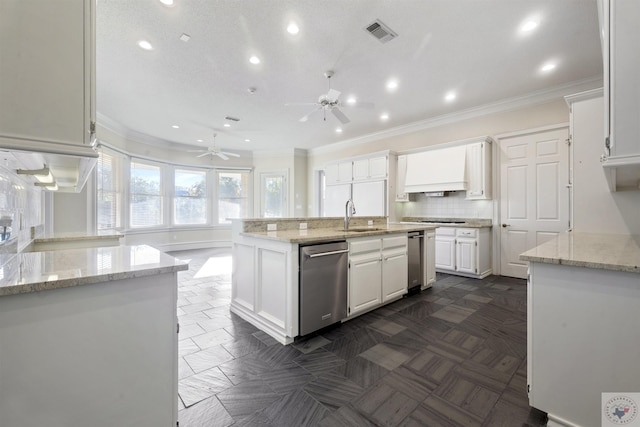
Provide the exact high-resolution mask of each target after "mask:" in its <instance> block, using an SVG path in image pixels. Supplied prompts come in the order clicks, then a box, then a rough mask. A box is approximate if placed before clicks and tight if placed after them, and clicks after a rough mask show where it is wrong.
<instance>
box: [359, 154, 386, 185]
mask: <svg viewBox="0 0 640 427" xmlns="http://www.w3.org/2000/svg"><path fill="white" fill-rule="evenodd" d="M387 163H388V160H387V157H386V156H379V157H370V158H367V159H357V160H354V161H353V180H354V181H358V180H363V179H385V178H386V177H387Z"/></svg>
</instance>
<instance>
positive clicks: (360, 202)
mask: <svg viewBox="0 0 640 427" xmlns="http://www.w3.org/2000/svg"><path fill="white" fill-rule="evenodd" d="M351 191H352V197H353V204H354V205H355V207H356V215H358V216H385V215H386V214H387V212H386V209H385V208H386V200H387V197H386V186H385V181H365V182H354V183H353V184H352V187H351ZM346 201H347V200H346V199H345V200H344V202H346ZM343 205H344V203H343ZM343 208H344V206H343ZM343 214H344V209H343Z"/></svg>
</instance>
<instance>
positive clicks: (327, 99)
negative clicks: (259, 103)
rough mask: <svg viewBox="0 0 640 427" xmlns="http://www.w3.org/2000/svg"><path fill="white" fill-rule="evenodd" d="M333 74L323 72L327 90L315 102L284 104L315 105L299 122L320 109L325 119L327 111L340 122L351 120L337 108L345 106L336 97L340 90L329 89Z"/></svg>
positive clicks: (371, 105)
mask: <svg viewBox="0 0 640 427" xmlns="http://www.w3.org/2000/svg"><path fill="white" fill-rule="evenodd" d="M333 75H334V72H333V71H331V70H329V71H326V72H325V73H324V76H325V77H326V78H327V80H329V91H328V92H327V93H326V94H324V95H320V97H319V98H318V101H317V102H296V103H288V104H285V105H287V106H289V105H315V106H316V108H315V109H314V110H313V111H311V112H309V113H308V114H305V115H304V116H302V117H301V118H300V121H301V122H306V121H307V120H309V117H310V116H311V115H312V114H313V113H315V112H316V111H320V110H322V114H323V120H325V121H326V120H327V111H329V112H331V114H333V115H334V116H335V117H336V118H337V119H338V120H339V121H340V123H342V124H346V123H349V122H350V121H351V120H349V118H348V117H347V116H346V115H345V114H344V113H343V112H342V110H341V109H340V108H339V107H344V106H345V104H344V103H342V102H341V101H340V100H339V99H338V98H339V96H340V91H337V90H335V89H331V77H333ZM347 106H350V105H349V104H347ZM354 106H358V107H366V108H373V103H371V102H358V103H357V104H354Z"/></svg>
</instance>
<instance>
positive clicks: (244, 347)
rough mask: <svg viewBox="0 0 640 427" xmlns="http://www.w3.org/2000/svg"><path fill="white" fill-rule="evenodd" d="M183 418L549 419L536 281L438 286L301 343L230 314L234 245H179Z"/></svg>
mask: <svg viewBox="0 0 640 427" xmlns="http://www.w3.org/2000/svg"><path fill="white" fill-rule="evenodd" d="M172 255H174V256H176V257H178V258H180V259H183V260H188V261H189V270H188V271H185V272H180V273H179V288H178V291H179V298H178V314H179V319H180V342H179V355H180V359H179V377H180V381H179V395H180V396H179V406H180V412H179V420H180V426H181V427H200V426H202V427H214V426H230V425H234V426H258V425H259V426H277V427H281V426H292V427H293V426H296V427H297V426H327V427H329V426H331V427H333V426H349V427H353V426H429V427H430V426H434V427H435V426H447V427H453V426H463V427H472V426H491V427H494V426H505V427H511V426H513V427H521V426H527V427H529V426H544V425H546V416H545V414H543V413H541V412H539V411H537V410H535V409H532V408H530V407H529V405H528V400H527V394H526V384H527V379H526V338H527V337H526V284H525V282H524V281H523V280H518V279H511V278H505V277H499V276H490V277H488V278H486V279H484V280H476V279H467V278H463V277H457V276H450V275H443V274H438V276H437V279H438V280H437V282H436V284H435V285H434V286H433V288H432V289H429V290H426V291H423V292H421V293H419V294H416V295H412V296H409V297H407V298H403V299H401V300H399V301H396V302H394V303H392V304H390V305H387V306H385V307H382V308H380V309H378V310H375V311H373V312H370V313H368V314H365V315H363V316H360V317H358V318H355V319H353V320H350V321H348V322H345V323H343V324H341V325H338V326H336V327H333V328H331V329H329V330H324V331H321V333H319V334H315V335H313V336H309V337H305V338H304V339H303V340H299V341H297V342H296V343H294V344H293V345H289V346H282V345H280V344H278V343H277V342H276V341H275V340H274V339H273V338H271V337H269V336H268V335H267V334H265V333H263V332H261V331H259V330H257V329H256V328H255V327H253V326H252V325H251V324H249V323H247V322H245V321H244V320H242V319H240V318H239V317H238V316H236V315H234V314H231V313H230V312H229V301H230V295H231V254H230V250H229V249H209V250H197V251H182V252H174V253H172Z"/></svg>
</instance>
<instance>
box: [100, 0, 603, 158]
mask: <svg viewBox="0 0 640 427" xmlns="http://www.w3.org/2000/svg"><path fill="white" fill-rule="evenodd" d="M175 1H176V4H175V5H174V6H173V7H166V6H164V5H162V4H161V3H160V2H159V1H157V0H136V1H132V0H98V1H97V35H96V37H97V53H96V62H97V109H98V119H99V122H100V121H101V120H102V123H103V124H104V125H106V126H107V127H112V128H113V127H114V126H117V127H118V128H120V129H121V130H122V129H124V130H126V132H127V134H129V135H136V136H137V137H138V138H139V139H144V140H146V141H154V140H157V143H163V142H170V143H179V144H188V145H191V146H194V145H202V146H206V145H210V144H211V142H212V134H213V133H214V132H217V133H218V137H217V138H216V144H217V145H218V146H220V147H223V148H225V149H237V150H269V149H284V148H291V147H297V148H305V149H308V148H312V147H320V146H323V145H326V144H331V143H334V142H338V141H342V140H348V139H352V138H356V137H360V136H363V135H368V134H372V133H375V132H380V131H382V130H384V129H388V128H392V127H397V126H402V125H406V124H409V123H413V122H417V121H421V120H425V119H428V118H431V117H436V116H440V115H443V114H448V113H452V112H456V111H461V110H465V109H469V108H474V107H478V106H482V105H485V104H489V103H493V102H497V101H500V100H504V99H510V98H514V97H520V96H525V95H527V94H530V93H533V92H537V91H541V90H545V89H548V88H553V87H557V86H561V85H566V84H568V83H571V82H575V81H581V80H585V79H591V78H597V77H598V76H601V75H602V60H601V51H600V41H599V35H598V17H597V6H596V1H595V0H386V1H383V0H322V1H320V0H295V1H285V0H218V1H214V0H175ZM529 17H537V18H538V19H539V21H540V25H539V27H538V28H537V29H536V30H535V31H533V32H532V33H531V34H528V35H526V36H525V35H522V34H520V33H519V31H518V29H519V27H520V26H521V24H522V23H523V21H524V20H525V19H527V18H529ZM375 19H380V20H381V21H382V22H384V23H385V24H386V25H388V26H389V27H390V28H391V29H393V30H394V31H395V32H396V33H398V37H397V38H395V39H393V40H391V41H389V42H388V43H385V44H382V43H380V42H379V41H378V40H376V39H375V38H374V37H373V36H372V35H370V34H369V33H367V32H366V31H365V30H364V28H365V27H366V26H368V25H369V24H370V23H371V22H372V21H374V20H375ZM291 20H294V21H296V22H297V23H298V25H299V27H300V32H299V33H298V34H297V35H295V36H292V35H290V34H288V33H287V32H286V27H287V25H288V23H289V22H290V21H291ZM183 33H186V34H188V35H190V36H191V39H190V40H189V41H188V42H186V43H185V42H183V41H181V40H180V39H179V37H180V35H181V34H183ZM140 39H146V40H148V41H149V42H151V43H152V45H153V47H154V49H153V50H151V51H144V50H142V49H140V48H139V47H138V46H137V41H138V40H140ZM253 54H255V55H257V56H259V57H260V58H261V63H260V64H258V65H253V64H250V63H249V61H248V58H249V56H251V55H253ZM550 60H552V61H554V62H555V63H556V64H557V67H556V69H555V70H553V71H552V72H550V73H546V74H544V73H541V72H540V70H539V69H540V67H541V65H542V64H543V63H545V62H546V61H550ZM326 70H334V71H335V75H334V77H333V78H332V79H331V86H332V88H334V89H337V90H339V91H341V92H342V95H341V96H340V100H342V101H344V100H346V97H347V96H348V95H354V96H356V97H357V99H358V100H360V101H368V102H372V103H374V104H375V107H374V108H373V109H365V108H357V107H351V106H345V107H344V108H343V111H344V113H345V114H346V115H347V116H348V117H349V118H350V119H351V122H350V123H348V124H345V125H341V123H340V122H339V121H338V120H337V119H336V118H335V117H334V116H333V115H331V114H327V115H326V121H325V120H323V114H322V112H321V111H320V112H317V113H315V114H313V115H311V116H310V118H309V120H308V121H307V122H300V121H299V119H300V118H301V117H302V116H304V115H306V114H307V113H309V112H310V111H311V110H313V108H314V106H312V105H306V106H286V105H285V104H286V103H290V102H315V101H317V100H318V97H319V96H320V95H322V94H325V93H327V91H328V82H327V79H326V78H325V77H324V75H323V73H324V72H325V71H326ZM390 78H395V79H397V80H398V82H399V86H398V88H397V89H396V90H395V92H393V93H391V92H389V91H388V90H387V89H386V87H385V84H386V82H387V80H388V79H390ZM250 87H253V88H255V89H256V91H255V93H254V94H250V93H249V91H248V88H250ZM450 90H455V91H456V92H457V94H458V97H457V99H456V100H455V101H453V102H450V103H447V102H445V101H444V95H445V93H446V92H448V91H450ZM383 112H386V113H388V114H389V120H387V121H386V122H383V121H381V120H380V118H379V117H380V115H381V114H382V113H383ZM226 116H232V117H237V118H239V119H240V121H239V122H237V123H234V122H229V123H231V124H232V126H231V127H230V128H224V127H223V124H224V123H225V122H227V121H226V120H225V117H226ZM172 125H178V126H180V128H179V129H174V128H172V127H171V126H172ZM337 127H342V129H343V132H342V133H341V134H338V133H336V128H337ZM198 139H203V140H204V142H203V143H198V142H196V140H198ZM245 139H250V140H251V142H249V143H248V142H245ZM152 143H153V142H152Z"/></svg>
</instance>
